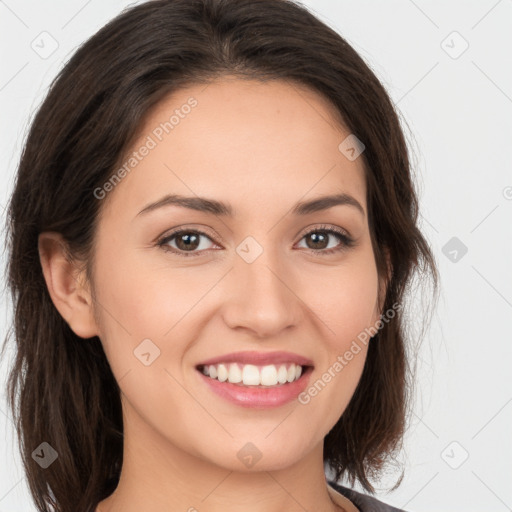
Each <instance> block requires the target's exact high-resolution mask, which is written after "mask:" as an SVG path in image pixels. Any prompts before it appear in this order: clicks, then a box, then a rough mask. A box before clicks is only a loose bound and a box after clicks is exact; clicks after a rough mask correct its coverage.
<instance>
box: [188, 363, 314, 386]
mask: <svg viewBox="0 0 512 512" xmlns="http://www.w3.org/2000/svg"><path fill="white" fill-rule="evenodd" d="M196 370H197V371H199V372H200V373H202V374H203V375H204V376H205V377H207V378H209V379H212V380H215V381H218V382H225V383H227V384H233V385H235V386H240V387H249V388H277V387H281V386H286V385H289V384H292V383H294V382H296V381H298V380H299V379H300V378H301V377H302V376H304V375H306V374H309V373H311V371H313V366H312V365H300V364H296V363H292V362H288V363H279V364H266V365H255V364H242V363H237V362H230V363H227V362H226V363H219V364H200V365H197V366H196Z"/></svg>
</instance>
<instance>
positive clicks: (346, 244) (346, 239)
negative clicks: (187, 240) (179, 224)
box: [157, 225, 355, 258]
mask: <svg viewBox="0 0 512 512" xmlns="http://www.w3.org/2000/svg"><path fill="white" fill-rule="evenodd" d="M319 232H321V233H328V234H331V235H335V236H337V237H338V238H339V239H340V240H341V242H342V243H341V244H340V245H339V246H338V247H334V248H331V249H324V250H322V249H320V250H315V249H306V250H307V251H310V252H313V253H318V254H321V255H322V256H327V255H330V254H334V253H337V252H341V251H343V250H345V249H349V248H351V247H353V246H354V244H355V242H354V240H353V239H352V238H351V237H350V236H348V235H347V234H346V233H345V231H343V230H341V229H339V228H336V227H332V226H331V227H329V226H325V225H322V226H319V227H315V228H314V229H311V230H310V231H308V232H307V233H304V234H303V235H302V238H304V237H306V236H308V235H311V234H312V233H319ZM183 233H187V234H190V233H194V234H197V235H202V236H205V237H207V238H209V239H210V240H211V237H210V236H209V235H208V234H207V233H204V232H202V231H198V230H195V229H178V230H176V231H173V232H171V233H170V234H168V235H166V236H164V237H163V238H160V239H159V240H158V242H157V246H158V247H161V248H162V249H163V250H164V251H166V252H172V253H173V254H176V255H177V256H183V257H186V258H188V257H191V256H201V255H202V254H203V253H204V252H205V251H204V250H203V251H194V252H186V251H181V250H177V249H174V248H173V247H169V246H168V245H167V243H168V242H170V241H171V240H172V239H173V238H175V237H176V236H178V235H181V234H183ZM302 238H301V240H302ZM212 241H213V240H212ZM208 250H217V249H207V251H208Z"/></svg>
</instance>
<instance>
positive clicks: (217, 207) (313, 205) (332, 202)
mask: <svg viewBox="0 0 512 512" xmlns="http://www.w3.org/2000/svg"><path fill="white" fill-rule="evenodd" d="M171 205H172V206H181V207H182V208H188V209H190V210H196V211H199V212H203V213H211V214H214V215H220V216H223V217H233V208H232V206H231V205H229V204H226V203H223V202H222V201H216V200H215V199H207V198H205V197H198V196H196V197H186V196H181V195H178V194H168V195H166V196H164V197H162V198H161V199H159V200H158V201H155V202H153V203H150V204H148V205H146V206H145V207H144V208H143V209H142V210H141V211H140V212H139V213H138V214H137V215H136V216H139V215H143V214H147V213H149V212H152V211H154V210H156V209H158V208H163V207H165V206H171ZM338 205H346V206H353V207H355V208H356V209H357V210H358V211H359V212H360V213H361V214H362V215H363V216H365V215H366V213H365V211H364V208H363V207H362V206H361V203H359V201H358V200H357V199H356V198H355V197H353V196H351V195H349V194H345V193H343V194H335V195H330V196H322V197H318V198H316V199H312V200H310V201H304V202H299V203H297V204H296V205H295V206H294V207H293V208H292V214H293V215H309V214H311V213H315V212H319V211H323V210H327V209H329V208H332V207H333V206H338Z"/></svg>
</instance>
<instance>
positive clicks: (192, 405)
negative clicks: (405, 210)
mask: <svg viewBox="0 0 512 512" xmlns="http://www.w3.org/2000/svg"><path fill="white" fill-rule="evenodd" d="M166 123H167V124H166ZM349 135H350V134H349V133H348V132H346V131H344V130H342V129H341V128H340V127H339V125H338V124H337V123H336V121H335V119H333V117H332V114H331V110H330V107H329V105H328V104H327V103H326V101H325V100H324V99H323V98H322V97H320V96H319V95H317V94H316V93H314V92H312V91H309V90H307V89H305V88H303V87H299V86H298V85H293V86H292V85H290V84H287V83H286V82H283V81H274V82H265V83H263V82H257V81H248V80H245V81H242V80H236V79H231V80H229V79H227V78H226V79H223V80H218V81H215V82H213V83H211V84H210V85H208V86H205V85H197V86H193V87H189V88H187V89H183V90H180V91H179V92H176V93H174V94H173V95H171V96H170V97H168V98H166V99H165V100H164V101H163V102H161V103H160V104H159V105H158V106H157V108H156V109H155V110H154V111H152V113H151V115H150V116H149V117H148V118H147V119H146V120H145V124H144V129H143V131H142V133H141V135H140V137H139V139H138V140H137V141H136V143H135V144H134V145H133V148H132V151H135V152H137V155H135V156H133V155H132V157H133V158H134V160H131V161H129V160H128V157H127V158H126V161H127V165H126V167H125V172H124V173H123V172H122V171H121V172H119V173H118V176H119V177H120V178H121V180H120V182H119V183H117V184H116V185H115V186H112V185H110V186H109V185H107V186H106V187H104V189H103V190H109V189H110V188H111V190H109V191H108V192H107V193H106V194H107V197H106V198H104V199H97V200H99V201H103V202H104V203H103V204H102V205H101V207H102V212H101V216H100V223H99V226H98V232H97V239H96V247H95V261H94V289H95V299H96V302H95V308H96V309H95V314H96V319H97V322H98V323H97V329H98V334H99V336H100V338H101V340H102V343H103V346H104V349H105V353H106V355H107V357H108V360H109V362H110V365H111V367H112V370H113V373H114V375H115V377H116V379H117V381H118V382H119V386H120V388H121V391H122V402H123V410H124V415H125V425H124V428H125V439H128V438H130V436H131V437H133V438H135V439H139V440H140V439H144V440H145V441H147V442H151V443H154V444H153V446H158V447H159V448H158V449H159V450H165V449H166V447H168V448H169V449H171V450H172V449H179V450H180V451H182V453H186V454H189V455H192V456H194V457H199V458H200V459H202V460H203V461H208V462H210V463H213V464H214V465H216V466H221V467H224V468H227V469H230V470H236V471H244V470H248V469H250V467H251V463H249V462H248V459H247V457H246V456H247V455H249V456H251V455H252V456H256V457H261V458H260V460H259V461H258V462H257V464H256V468H257V469H258V470H272V469H279V468H284V467H287V466H289V465H291V464H293V463H294V462H296V461H298V460H300V459H301V458H303V457H305V455H306V454H307V453H309V452H311V451H312V450H313V448H315V447H316V448H318V446H319V444H321V443H322V440H323V438H324V437H325V435H326V434H327V433H328V432H329V430H330V429H331V428H332V427H333V426H334V424H335V423H336V422H337V420H338V419H339V418H340V416H341V415H342V413H343V411H344V410H345V408H346V406H347V405H348V402H349V400H350V398H351V397H352V395H353V393H354V391H355V388H356V385H357V383H358V380H359V378H360V376H361V372H362V369H363V366H364V362H365V358H366V352H367V347H366V345H365V344H364V343H361V342H358V346H359V351H358V352H357V353H356V351H355V350H354V343H353V342H354V340H357V336H358V335H359V334H360V333H361V332H363V331H364V329H365V328H369V327H371V326H373V325H374V324H375V322H376V321H377V320H378V319H379V314H380V310H379V308H378V301H377V299H378V275H377V270H376V265H375V259H374V254H373V250H372V245H371V242H370V233H369V228H368V217H367V205H366V200H365V198H366V185H365V179H364V171H363V163H362V159H361V158H355V159H354V157H353V156H352V153H351V152H350V150H348V152H347V151H346V147H345V146H342V148H345V152H342V151H341V150H340V149H339V145H340V144H341V143H342V142H343V141H344V140H345V139H346V137H348V136H349ZM349 141H350V139H349ZM345 144H348V142H346V143H345ZM144 147H145V148H146V149H143V148H144ZM355 149H356V150H357V148H355ZM347 155H348V156H351V158H348V157H347ZM123 175H124V176H123ZM95 194H96V195H97V197H102V196H103V195H105V193H104V192H98V191H96V193H95ZM340 194H345V195H346V196H350V197H351V198H352V199H351V200H349V201H348V202H345V204H334V203H331V204H327V205H326V204H324V205H323V206H329V207H326V208H319V207H318V206H322V205H321V204H318V203H317V205H316V206H317V207H314V205H313V206H312V207H309V208H308V207H303V208H302V209H300V208H297V205H298V204H301V203H308V202H311V201H314V200H318V199H319V198H321V197H324V196H333V195H340ZM168 196H169V197H170V196H182V197H187V198H190V202H189V203H188V204H189V206H194V205H195V206H196V207H197V209H196V208H187V207H185V206H183V205H181V206H180V205H178V204H173V203H172V202H171V201H168V202H167V203H165V202H162V204H160V206H158V205H157V206H153V207H150V208H148V205H152V204H154V203H158V202H160V201H162V199H164V198H166V197H168ZM200 198H205V199H208V201H211V202H212V203H215V205H217V204H218V203H222V204H223V205H225V207H226V209H229V211H230V213H227V212H225V211H222V210H219V211H217V209H216V207H215V208H213V207H212V206H211V205H209V203H208V204H206V203H203V202H202V199H200ZM357 203H359V205H360V207H357ZM205 204H206V207H201V210H200V209H199V207H200V206H201V205H203V206H204V205H205ZM208 205H209V206H208ZM176 229H180V230H184V232H185V233H182V234H181V235H176V236H174V237H169V235H171V234H172V231H173V230H176ZM331 229H334V230H340V231H341V232H342V234H344V235H346V236H347V237H349V238H350V239H351V240H353V243H352V244H350V243H349V244H347V243H346V241H345V239H344V238H340V237H339V235H337V234H335V233H331V232H328V231H327V230H331ZM308 233H309V234H308ZM166 237H167V239H166V240H164V239H165V238H166ZM159 241H160V242H161V243H160V244H159ZM187 254H188V256H187ZM351 347H352V349H351ZM347 351H348V352H351V353H352V357H351V358H349V357H347V356H346V355H345V354H346V353H347ZM238 352H251V353H256V355H258V354H260V355H261V354H262V355H264V356H269V359H267V360H263V359H250V358H248V359H244V358H243V357H242V355H240V354H236V353H238ZM277 352H287V353H288V354H284V355H283V354H281V357H280V358H277V357H276V354H275V353H277ZM233 353H235V354H234V355H233ZM228 355H231V356H228ZM250 355H251V354H249V356H250ZM252 355H254V354H252ZM278 355H279V354H278ZM298 358H303V359H302V360H299V359H298ZM212 359H216V360H218V362H219V363H222V362H223V361H224V363H226V364H225V365H224V368H221V367H220V366H215V369H216V371H217V373H218V376H217V378H216V379H213V378H212V377H208V376H206V375H204V374H203V372H202V368H201V367H200V366H199V365H201V364H202V363H205V362H208V361H209V360H212ZM342 360H343V361H344V362H341V361H342ZM294 361H296V362H303V363H304V362H305V361H306V362H308V363H309V364H308V366H309V367H311V368H309V369H307V368H303V370H302V371H303V375H302V376H301V377H300V378H299V380H297V381H296V382H295V383H289V382H288V379H289V377H290V375H291V378H295V375H294V370H293V369H292V370H290V367H291V363H293V362H294ZM272 362H274V365H273V364H272ZM336 362H338V365H336ZM242 363H244V364H245V366H246V367H247V368H245V367H244V364H242ZM249 363H253V365H252V366H251V365H249ZM232 364H233V365H234V367H233V368H231V365H232ZM340 365H341V367H342V369H341V370H340V369H339V368H340ZM254 366H256V368H254ZM263 366H265V367H267V368H266V369H265V370H263V371H261V369H262V367H263ZM281 366H284V367H285V370H286V373H285V370H282V369H281ZM237 368H238V369H239V370H240V373H241V374H242V375H241V377H242V378H244V377H245V378H246V382H253V383H254V382H256V381H252V380H250V379H252V378H255V379H258V378H262V375H263V374H264V377H263V378H264V379H267V378H268V379H270V380H269V381H267V380H265V382H274V381H272V379H275V378H276V376H277V378H278V379H281V381H282V380H283V378H284V379H286V384H279V383H278V385H269V387H266V388H261V387H260V388H255V385H256V384H247V385H243V383H242V384H240V383H238V384H235V383H231V384H230V383H228V382H221V381H220V380H219V377H220V378H221V379H224V378H225V377H226V372H227V373H228V377H229V378H230V379H233V380H237V373H238V372H237V371H236V370H237ZM274 368H275V370H274ZM230 369H231V374H230V373H229V372H230ZM336 369H337V370H336ZM224 370H226V372H225V371H224ZM295 371H297V370H295ZM329 371H330V379H329V378H328V377H325V375H324V374H325V373H326V372H329ZM214 372H215V370H214ZM213 375H215V373H213ZM323 375H324V376H323ZM317 381H320V382H321V383H320V384H318V383H317V387H316V393H315V391H314V390H313V391H312V392H311V393H310V392H308V390H310V389H311V388H312V387H314V384H315V382H317ZM212 384H215V386H213V385H212ZM299 393H301V395H300V397H301V399H299ZM248 443H251V444H248ZM258 454H259V455H258ZM253 458H254V457H253Z"/></svg>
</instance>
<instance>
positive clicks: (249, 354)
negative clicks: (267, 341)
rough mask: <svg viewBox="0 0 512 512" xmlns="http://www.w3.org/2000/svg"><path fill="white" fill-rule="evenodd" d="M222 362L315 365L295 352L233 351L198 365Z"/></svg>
mask: <svg viewBox="0 0 512 512" xmlns="http://www.w3.org/2000/svg"><path fill="white" fill-rule="evenodd" d="M220 363H241V364H253V365H260V366H261V365H266V364H279V363H295V364H298V365H301V366H313V361H311V359H308V358H307V357H303V356H300V355H298V354H294V353H293V352H283V351H280V352H255V351H245V352H231V353H230V354H224V355H222V356H218V357H212V358H211V359H208V360H206V361H202V362H201V363H199V364H198V365H197V366H206V365H209V364H220Z"/></svg>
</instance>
